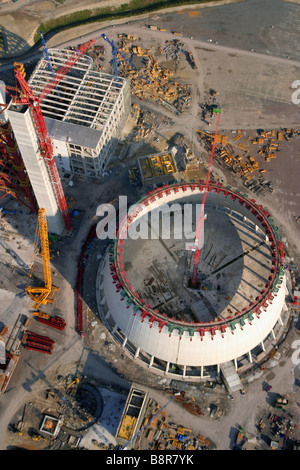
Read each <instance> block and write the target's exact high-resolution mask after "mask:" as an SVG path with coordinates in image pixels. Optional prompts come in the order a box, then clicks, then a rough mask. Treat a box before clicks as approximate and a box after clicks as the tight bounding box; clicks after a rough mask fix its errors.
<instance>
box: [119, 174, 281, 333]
mask: <svg viewBox="0 0 300 470" xmlns="http://www.w3.org/2000/svg"><path fill="white" fill-rule="evenodd" d="M188 188H190V189H191V190H192V191H195V190H199V191H203V189H204V181H198V182H191V183H186V182H184V183H176V184H171V185H165V186H163V187H160V188H156V189H155V190H153V191H151V192H149V193H148V194H147V195H146V196H145V197H144V198H142V199H141V200H140V201H139V202H138V203H137V204H136V206H135V213H138V212H139V210H140V209H142V208H143V207H147V206H149V204H150V205H151V203H153V202H155V201H156V198H158V197H159V198H161V197H163V196H166V195H169V194H171V192H172V191H173V192H174V193H175V194H176V193H178V192H179V191H180V190H182V191H183V192H185V191H186V190H187V189H188ZM212 191H215V192H216V194H221V193H223V195H224V196H225V197H228V196H229V197H230V198H231V199H232V200H237V201H238V202H239V203H240V204H241V205H243V204H245V207H246V208H247V210H249V212H250V211H251V212H252V215H254V216H255V217H256V218H257V220H258V225H259V226H260V227H261V228H262V229H263V230H264V232H265V234H266V235H267V236H268V238H269V240H270V241H271V243H272V255H273V260H272V274H273V275H272V276H270V277H271V279H270V278H269V280H268V282H267V284H266V286H265V289H264V290H263V291H262V292H261V294H260V295H259V296H258V297H257V298H256V299H255V302H251V303H250V304H249V306H248V307H246V308H245V309H243V311H242V312H238V313H237V314H235V316H234V317H233V318H227V319H224V320H218V321H211V322H184V321H179V320H176V319H172V318H169V317H167V315H164V314H161V313H159V312H157V310H154V309H152V308H151V307H149V306H148V305H145V303H144V302H143V301H142V299H140V297H139V296H138V294H137V293H136V292H134V290H133V288H132V286H131V285H130V284H129V282H128V279H127V277H126V273H125V274H124V265H123V255H122V252H123V249H122V248H121V245H123V243H124V240H122V239H121V238H120V236H121V235H122V234H124V232H125V231H127V229H128V222H129V221H130V222H131V221H132V219H133V216H132V214H130V215H129V216H128V217H127V219H126V220H125V221H124V222H123V223H122V224H121V226H120V227H119V231H118V235H117V240H116V243H115V260H114V263H115V272H116V275H117V277H118V280H119V282H120V283H121V285H122V288H123V289H124V290H125V292H126V294H127V295H128V297H129V298H130V299H131V300H132V301H133V302H134V303H135V305H136V306H138V307H139V308H140V309H141V311H142V316H141V320H142V321H144V319H145V317H146V316H147V317H148V319H149V320H151V324H153V317H154V321H157V322H158V323H159V324H161V322H166V321H167V322H168V324H169V323H172V324H174V325H178V327H180V326H181V327H191V328H193V329H195V330H198V331H201V332H203V331H204V330H205V331H214V330H212V328H217V329H221V328H222V330H221V331H222V332H223V333H224V328H223V327H227V326H229V324H230V322H231V321H233V320H234V321H235V322H236V321H237V320H238V319H239V318H241V317H243V316H245V315H246V314H249V313H250V312H253V311H258V310H259V309H260V308H262V307H265V305H266V302H268V301H269V299H270V297H271V296H272V288H273V285H274V282H275V278H276V272H278V270H279V268H280V267H281V265H282V253H283V252H282V246H283V244H282V242H280V241H279V240H277V237H276V234H275V232H274V229H273V227H272V225H271V223H270V221H269V220H268V217H269V213H268V212H267V211H266V210H264V208H263V207H262V206H261V205H258V204H256V201H255V200H254V199H249V198H248V197H246V196H245V195H244V194H241V193H240V192H238V191H234V190H233V189H231V188H230V187H223V186H222V184H221V183H214V182H211V181H210V182H209V192H212ZM130 222H129V223H130ZM199 328H201V330H199Z"/></svg>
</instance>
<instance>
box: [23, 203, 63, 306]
mask: <svg viewBox="0 0 300 470" xmlns="http://www.w3.org/2000/svg"><path fill="white" fill-rule="evenodd" d="M39 239H40V245H41V246H40V249H41V256H42V260H43V270H44V287H43V286H42V287H32V286H28V287H26V289H25V291H26V293H27V294H28V295H29V297H30V298H31V299H32V300H33V301H34V304H33V306H32V308H33V310H37V309H38V308H39V306H40V305H41V304H42V305H46V304H47V303H53V301H54V300H53V295H54V292H56V291H57V290H58V288H57V287H54V286H53V285H52V276H51V264H50V251H49V240H48V230H47V220H46V211H45V209H39V212H38V224H37V227H36V232H35V239H34V256H33V261H32V264H31V268H30V271H29V276H30V277H32V274H33V267H34V261H35V256H36V254H37V252H38V242H39Z"/></svg>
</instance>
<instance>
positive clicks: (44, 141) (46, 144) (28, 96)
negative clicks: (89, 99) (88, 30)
mask: <svg viewBox="0 0 300 470" xmlns="http://www.w3.org/2000/svg"><path fill="white" fill-rule="evenodd" d="M93 43H95V39H91V40H90V41H88V42H86V43H84V44H81V45H80V46H79V47H78V49H77V50H76V51H75V52H74V53H73V54H72V55H71V56H70V57H69V59H68V60H67V61H66V62H65V64H64V65H63V66H61V67H60V68H59V70H58V71H57V72H56V74H55V75H54V77H53V78H52V79H51V80H50V81H49V82H48V83H47V85H46V86H45V88H44V89H43V91H42V92H41V93H40V94H39V96H38V97H36V95H35V94H34V92H33V91H32V90H31V88H30V86H29V85H28V83H27V82H26V80H25V73H24V66H23V64H20V63H15V76H16V79H17V80H18V82H19V84H20V87H21V90H22V93H21V97H20V98H17V100H16V104H23V105H27V106H28V107H29V108H30V110H31V113H32V117H33V120H34V123H35V128H36V131H37V134H38V137H39V145H40V150H41V155H42V157H43V158H44V160H45V162H46V165H47V168H48V172H49V176H50V179H51V182H52V186H53V190H54V193H55V196H56V200H57V204H58V206H59V209H60V212H61V215H62V218H63V221H64V225H65V229H66V230H67V232H72V223H71V218H70V215H69V211H68V206H67V203H66V199H65V195H64V192H63V188H62V185H61V181H60V177H59V173H58V170H57V166H56V162H55V158H54V152H53V146H52V142H51V139H50V137H49V135H48V132H47V128H46V124H45V121H44V117H43V113H42V110H41V102H42V100H43V99H44V98H45V97H46V96H47V95H48V94H49V93H50V92H51V91H52V90H53V89H54V88H55V87H56V86H57V85H58V83H59V82H60V81H61V80H62V79H63V77H64V76H65V75H66V74H67V73H68V72H69V71H70V70H71V68H72V67H73V65H75V63H76V62H77V61H78V60H79V59H80V57H81V56H82V55H83V54H84V53H85V52H86V51H87V50H88V49H89V47H90V46H91V45H92V44H93Z"/></svg>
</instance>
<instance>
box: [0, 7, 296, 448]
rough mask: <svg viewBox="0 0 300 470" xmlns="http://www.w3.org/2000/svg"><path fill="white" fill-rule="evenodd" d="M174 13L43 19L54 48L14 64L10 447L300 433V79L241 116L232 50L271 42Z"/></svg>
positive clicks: (258, 442)
mask: <svg viewBox="0 0 300 470" xmlns="http://www.w3.org/2000/svg"><path fill="white" fill-rule="evenodd" d="M187 11H189V10H187ZM195 11H196V10H195V9H192V10H191V11H190V14H189V13H186V11H185V12H184V11H183V10H178V12H177V11H176V12H174V13H168V14H167V13H166V18H168V21H170V24H171V23H172V22H173V23H172V25H173V24H176V21H179V23H178V25H180V21H183V20H180V18H183V17H184V18H185V19H184V21H185V22H186V23H184V22H183V23H182V24H184V25H185V27H186V26H187V25H188V22H189V21H190V19H191V18H194V17H195V16H197V15H196V13H195ZM191 12H193V15H192V14H191ZM173 15H174V18H175V19H173ZM177 18H179V20H178V19H177ZM168 21H167V22H166V25H168ZM191 21H192V20H191ZM170 24H169V26H165V25H164V14H163V13H161V14H159V15H157V16H155V15H153V16H150V17H147V18H146V19H141V20H135V21H134V22H129V23H126V24H125V22H121V21H120V23H118V22H117V23H116V24H108V25H107V26H106V27H103V28H101V29H99V25H98V26H97V30H93V31H90V30H89V29H88V27H86V28H87V29H85V30H84V29H81V28H83V27H80V28H79V29H78V32H77V34H76V35H74V37H73V36H72V35H73V34H74V32H73V33H72V31H73V30H70V32H69V33H68V34H69V36H67V35H66V37H65V38H64V40H63V41H62V40H60V33H59V34H58V35H57V38H56V39H55V35H54V37H51V38H49V40H47V38H45V37H44V36H43V34H42V32H41V31H40V38H41V47H40V57H39V58H38V59H36V60H35V61H34V62H33V63H30V65H29V66H27V65H26V61H25V60H24V63H23V62H22V61H21V59H20V58H18V60H17V61H16V60H14V61H12V65H13V68H12V69H11V70H10V71H9V70H8V69H5V71H4V72H3V78H2V79H3V82H1V84H0V101H1V103H0V164H1V171H0V230H1V232H0V233H1V239H0V265H1V269H0V271H1V273H0V293H1V308H0V412H1V415H0V429H1V433H0V434H1V436H2V437H1V440H0V448H2V449H7V450H8V449H28V450H64V449H68V450H69V449H71V450H75V449H76V450H120V449H121V450H122V449H128V450H135V451H138V450H150V451H160V450H168V451H170V452H173V451H174V452H177V451H178V450H181V451H192V452H197V453H198V451H200V450H218V449H245V450H253V449H261V450H271V449H274V450H290V449H298V448H299V442H300V434H299V422H300V419H299V418H300V411H299V385H300V370H299V365H298V363H297V362H295V360H294V359H293V358H294V354H293V353H294V350H295V346H294V345H295V344H296V343H297V341H298V340H299V331H300V320H299V304H298V302H299V301H298V299H299V296H300V276H299V266H300V265H299V262H300V261H299V260H300V251H299V246H300V244H299V240H300V237H299V224H298V222H299V221H300V204H299V197H298V192H297V191H298V186H297V185H298V179H297V176H296V175H297V172H298V170H300V166H299V141H300V128H299V126H298V125H297V122H298V120H297V117H296V116H295V115H296V109H295V106H294V105H290V104H288V98H287V96H288V92H290V89H289V90H288V92H287V95H286V96H285V97H284V98H283V97H282V96H280V97H279V98H278V96H277V95H276V93H275V92H274V90H273V89H271V87H272V83H271V84H270V83H268V84H267V85H266V84H265V82H264V86H265V87H266V88H265V91H264V99H263V101H262V103H263V104H262V105H261V106H262V107H263V108H262V109H263V111H260V112H259V113H258V114H259V116H260V117H261V119H260V120H258V117H257V115H256V107H257V106H258V107H259V106H260V105H258V102H259V100H260V95H258V96H257V95H256V94H255V93H254V92H253V91H252V88H251V85H249V87H250V88H248V89H247V90H246V91H245V94H244V98H245V103H247V106H246V107H245V108H243V109H241V112H240V114H239V115H238V116H237V114H238V111H237V107H238V106H239V103H240V101H242V99H243V97H242V96H241V93H242V92H241V93H240V95H239V97H238V98H237V102H235V98H232V96H231V93H232V89H231V85H230V81H231V73H232V70H231V69H233V70H234V72H235V73H236V74H237V75H238V70H239V67H240V66H243V64H244V63H246V62H247V61H248V62H249V63H250V62H251V61H253V74H254V71H255V65H256V66H257V70H260V69H259V65H260V64H261V63H263V57H261V56H262V54H261V55H260V56H259V57H256V56H255V55H253V56H252V55H251V54H250V53H249V54H248V53H247V54H246V53H243V51H239V52H234V53H233V52H232V51H231V50H225V48H224V50H223V51H222V49H220V48H219V45H218V43H217V42H216V44H211V43H210V42H207V45H206V44H205V43H203V42H202V41H201V40H199V41H198V40H197V39H195V37H194V36H191V34H192V33H191V32H190V33H185V34H184V31H183V29H182V28H180V27H177V28H175V27H173V26H172V27H171V26H170ZM191 24H193V23H191ZM193 34H194V33H193ZM55 41H56V43H55ZM214 47H215V48H216V49H213V48H214ZM0 52H1V51H0ZM247 52H248V51H247ZM213 54H215V55H214V58H213V57H212V55H213ZM230 54H231V55H232V56H234V54H236V55H235V56H234V58H233V59H232V62H230V64H229V65H228V67H231V69H230V70H231V72H228V73H227V74H226V73H224V74H223V73H222V72H221V69H222V67H224V61H226V60H227V59H228V58H229V57H231V56H230ZM239 54H240V56H239ZM236 57H239V59H236ZM235 60H236V61H237V60H240V62H238V63H235ZM267 60H273V59H271V58H270V57H269V58H268V59H267ZM275 60H277V59H276V58H274V61H275ZM286 61H287V65H286V68H287V72H286V74H285V75H284V77H283V75H282V70H281V67H280V66H279V67H278V80H280V81H281V82H283V81H284V80H286V84H287V83H289V82H288V80H289V79H290V77H291V76H292V75H293V73H294V71H295V70H296V71H298V70H299V65H298V64H299V63H298V62H297V61H296V60H295V61H293V63H291V62H292V61H291V60H290V59H289V60H286ZM248 62H247V63H248ZM4 65H5V64H4ZM217 66H218V67H219V74H214V73H211V71H214V70H217ZM235 66H236V69H234V67H235ZM288 66H290V69H288ZM0 67H1V64H0ZM249 67H250V66H249ZM266 69H267V66H266ZM3 70H4V69H3ZM268 73H272V72H271V71H270V72H268ZM262 74H263V72H262ZM258 75H259V73H258ZM258 79H259V78H258ZM237 80H239V79H238V78H237ZM237 88H239V84H237ZM227 89H228V90H230V91H228V93H227V92H226V91H227ZM251 93H253V107H252V108H251V106H250V104H249V103H250V102H251ZM282 93H283V92H282ZM249 97H250V98H249ZM235 106H236V107H235ZM264 106H265V107H264ZM247 107H249V113H248V112H247V109H248V108H247ZM233 108H234V112H233ZM245 109H246V110H245ZM281 109H284V113H285V114H283V113H282V112H281ZM273 110H275V111H274V112H273ZM268 113H269V114H268ZM282 115H284V119H283V122H281V121H280V119H281V116H282ZM268 116H270V118H268ZM237 122H239V124H240V125H236V123H237ZM264 124H265V126H264ZM289 165H290V167H289ZM292 165H293V166H292ZM121 196H126V198H127V203H128V205H127V209H126V215H125V217H123V216H124V213H123V208H122V207H121V202H120V197H121ZM110 210H112V213H113V214H114V216H115V218H116V220H115V221H114V223H115V232H114V236H113V237H112V238H109V237H107V238H106V239H105V238H104V237H100V236H99V231H98V230H99V224H100V223H101V222H103V220H105V211H107V212H108V213H109V211H110ZM121 213H122V217H123V218H122V217H121V216H119V214H121ZM108 221H109V222H108V225H109V224H110V219H108ZM297 344H298V343H297ZM270 384H271V385H270Z"/></svg>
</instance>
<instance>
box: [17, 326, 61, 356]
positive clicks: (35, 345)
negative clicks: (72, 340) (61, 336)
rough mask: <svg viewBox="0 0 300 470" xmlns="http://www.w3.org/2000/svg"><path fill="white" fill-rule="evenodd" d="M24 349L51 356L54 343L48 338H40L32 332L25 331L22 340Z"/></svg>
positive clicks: (40, 336)
mask: <svg viewBox="0 0 300 470" xmlns="http://www.w3.org/2000/svg"><path fill="white" fill-rule="evenodd" d="M22 343H23V344H24V347H25V349H30V350H31V351H38V352H41V353H44V354H52V350H53V346H54V343H55V341H54V340H53V339H51V338H49V337H48V336H42V335H39V334H37V333H34V332H33V331H27V332H26V333H25V334H24V335H23V338H22Z"/></svg>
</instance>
